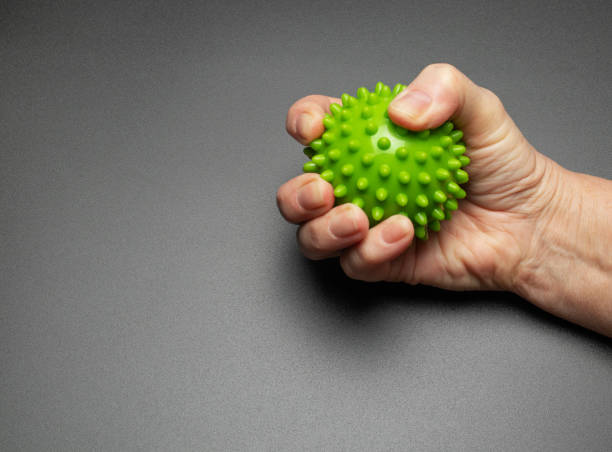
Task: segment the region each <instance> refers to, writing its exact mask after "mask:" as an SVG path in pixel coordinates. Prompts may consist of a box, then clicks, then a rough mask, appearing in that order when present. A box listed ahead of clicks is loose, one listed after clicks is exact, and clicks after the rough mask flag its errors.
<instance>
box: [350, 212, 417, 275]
mask: <svg viewBox="0 0 612 452" xmlns="http://www.w3.org/2000/svg"><path fill="white" fill-rule="evenodd" d="M413 238H414V228H413V226H412V222H411V221H410V220H409V219H408V218H407V217H404V216H403V215H394V216H392V217H391V218H388V219H387V220H385V221H383V222H382V223H380V224H379V225H377V226H375V227H373V228H372V229H370V231H369V232H368V235H367V236H366V237H365V239H364V240H363V241H361V242H360V243H358V244H357V245H355V246H354V247H352V248H349V249H348V250H346V251H345V252H344V253H343V254H342V255H341V256H340V265H341V266H342V269H343V270H344V272H345V273H346V274H347V276H349V277H351V278H354V279H361V280H363V281H380V280H383V279H387V278H389V276H390V271H391V261H393V259H395V258H397V257H398V256H400V255H401V254H402V253H403V252H404V251H406V249H407V248H408V247H409V246H410V244H411V243H412V239H413Z"/></svg>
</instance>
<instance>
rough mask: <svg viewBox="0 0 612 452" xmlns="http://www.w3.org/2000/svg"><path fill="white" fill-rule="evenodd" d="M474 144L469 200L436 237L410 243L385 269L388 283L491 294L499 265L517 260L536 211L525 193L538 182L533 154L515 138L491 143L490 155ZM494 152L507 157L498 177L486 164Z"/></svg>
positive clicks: (530, 196)
mask: <svg viewBox="0 0 612 452" xmlns="http://www.w3.org/2000/svg"><path fill="white" fill-rule="evenodd" d="M479 141H480V142H473V144H472V146H473V147H472V148H471V152H470V154H471V155H470V156H471V158H472V162H473V163H472V164H471V165H470V167H472V168H473V170H472V171H470V173H471V177H472V181H471V183H470V188H469V191H468V193H469V199H466V200H464V201H462V202H461V203H460V207H459V210H458V211H457V212H455V213H454V214H453V218H452V221H447V222H443V225H442V228H441V230H440V231H439V232H438V233H437V234H432V235H431V236H430V239H429V240H427V241H425V242H422V241H416V242H415V243H414V244H413V246H412V247H411V248H410V249H408V250H407V251H406V252H405V253H404V254H402V255H401V256H400V257H399V258H397V259H395V260H393V261H391V262H390V263H389V266H388V267H389V268H388V270H389V273H388V274H389V279H390V280H398V281H403V282H408V283H424V284H428V285H433V286H437V287H441V288H449V289H459V290H470V289H481V288H491V289H493V288H498V287H499V284H500V281H499V279H498V275H496V274H495V272H496V269H497V268H499V262H505V263H506V264H507V265H512V263H513V262H516V261H518V259H519V258H520V254H521V253H522V252H523V250H522V249H521V248H520V244H523V243H529V240H525V237H526V236H528V235H529V234H530V231H531V230H532V225H531V222H530V217H532V215H531V213H533V212H534V210H535V209H537V208H538V206H537V205H536V204H535V203H534V202H533V199H534V196H533V192H532V190H531V189H532V188H533V187H532V185H535V184H533V181H531V180H530V179H529V176H531V177H533V178H535V179H537V178H538V177H539V172H537V171H534V168H533V167H532V166H533V165H534V162H535V159H534V155H535V151H534V150H533V149H532V148H531V146H529V145H528V144H527V143H526V141H525V140H524V138H523V137H522V135H520V134H518V135H516V136H510V137H509V140H508V141H509V142H506V143H497V147H496V148H495V149H494V148H493V147H492V146H491V145H490V144H488V143H486V140H482V139H481V140H479ZM500 148H501V149H500ZM500 152H501V153H502V155H506V156H508V161H507V164H506V165H505V166H504V165H502V166H501V168H502V169H503V171H500V170H498V169H497V168H500V165H499V162H497V163H498V165H492V164H491V163H492V162H491V161H492V160H493V159H497V160H499V154H500ZM468 169H469V168H468ZM536 198H537V197H536ZM408 273H409V274H408ZM510 273H511V272H510Z"/></svg>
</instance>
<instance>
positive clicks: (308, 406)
mask: <svg viewBox="0 0 612 452" xmlns="http://www.w3.org/2000/svg"><path fill="white" fill-rule="evenodd" d="M0 11H1V14H0V17H1V21H0V38H1V40H0V57H1V58H0V60H1V61H2V64H1V65H0V82H1V88H0V101H1V103H0V107H1V121H0V137H1V140H2V145H1V148H0V156H1V161H0V183H1V186H0V187H1V190H0V196H1V197H0V212H1V213H0V228H1V229H0V240H1V242H0V244H1V254H0V265H1V268H0V284H1V286H0V290H1V292H0V295H1V301H0V450H3V451H14V450H28V451H40V450H122V451H128V450H202V449H205V450H272V449H275V450H296V449H314V450H316V449H325V450H360V449H363V450H382V449H384V450H390V449H397V450H406V449H409V448H412V449H418V450H445V449H446V450H448V449H454V450H568V451H569V450H601V451H603V450H609V448H610V444H612V428H611V426H612V346H611V345H610V343H609V342H608V341H607V340H606V339H604V338H602V337H599V336H597V335H595V334H592V333H589V332H587V331H585V330H583V329H581V328H577V327H574V326H572V325H569V324H567V323H565V322H562V321H558V320H556V319H554V318H552V317H550V316H548V315H546V314H544V313H541V312H539V311H537V310H536V309H534V308H532V307H530V306H529V305H528V304H527V303H526V302H524V301H523V300H521V299H520V298H518V297H515V296H512V295H509V294H503V293H451V292H444V291H439V290H434V289H429V288H424V287H417V288H410V287H405V286H401V285H385V284H375V285H368V284H363V283H358V282H352V281H350V280H348V279H346V278H344V277H343V276H342V275H341V273H340V271H339V270H338V267H337V265H336V263H335V262H327V263H317V264H313V263H309V262H307V261H305V260H304V259H303V258H301V257H300V255H299V254H298V251H297V250H296V246H295V243H294V232H295V228H294V227H293V226H291V225H288V224H285V223H284V222H283V221H282V220H281V218H280V216H279V215H278V214H277V212H276V206H275V202H274V194H275V191H276V188H277V186H278V185H279V184H280V183H282V182H284V181H285V180H286V179H288V178H289V177H291V176H293V175H296V174H298V173H299V172H300V167H301V163H302V162H303V161H304V156H303V155H302V154H301V148H300V146H298V145H297V144H295V143H293V142H292V141H291V140H290V139H289V138H288V137H287V136H286V135H285V132H284V116H285V113H286V110H287V108H288V106H289V105H290V104H291V103H292V102H293V100H295V99H296V98H298V97H300V96H302V95H306V94H308V93H311V92H324V93H329V94H333V95H337V94H339V93H341V92H342V91H345V90H346V91H351V92H354V91H355V90H356V89H357V87H358V86H360V85H361V84H366V85H368V86H373V85H374V83H375V82H376V81H378V80H379V79H380V80H383V81H386V82H387V83H394V82H397V81H410V79H411V78H412V77H414V76H415V75H416V73H417V72H418V71H419V70H420V68H421V67H423V66H424V65H426V64H427V63H429V62H434V61H448V62H451V63H454V64H456V65H457V66H459V67H460V68H461V69H462V70H463V71H465V72H466V73H467V74H468V75H469V76H471V77H472V78H473V79H474V80H475V81H477V82H478V83H480V84H483V85H485V86H487V87H489V88H491V89H493V90H494V91H496V92H497V93H498V94H499V95H500V96H501V98H502V99H503V100H504V102H505V104H506V106H507V109H508V110H509V111H510V113H511V114H512V115H513V117H514V118H515V120H516V122H517V123H518V124H519V126H520V127H521V128H522V129H523V130H524V132H525V134H526V135H527V137H528V138H529V139H530V140H531V141H532V143H533V144H534V145H535V146H536V147H537V148H539V149H540V151H542V152H543V153H545V154H547V155H549V156H551V157H553V158H554V159H556V160H557V161H559V162H560V163H562V164H563V165H565V166H566V167H568V168H571V169H573V170H577V171H584V172H589V173H592V174H595V175H599V176H603V177H612V159H611V155H612V154H611V153H610V124H612V108H611V105H612V88H611V85H610V80H611V79H612V66H611V63H610V61H612V58H611V57H612V54H611V51H610V43H611V42H612V29H611V27H610V21H611V20H612V16H611V7H610V3H609V2H600V3H593V2H576V3H566V4H561V3H559V2H501V3H499V4H498V5H495V4H493V2H488V1H482V2H471V3H470V4H467V5H463V6H458V5H454V4H453V3H452V2H436V3H431V4H430V3H419V4H411V3H408V2H401V3H400V2H397V3H394V4H392V3H385V4H375V3H374V2H362V4H357V3H353V4H349V3H347V4H344V3H342V2H337V1H332V2H330V1H327V2H305V1H304V2H294V3H292V4H290V3H285V2H280V1H278V2H276V5H273V4H272V3H270V2H260V3H259V4H255V3H254V2H245V3H244V4H242V5H239V4H238V3H236V2H232V1H224V2H220V1H219V2H210V1H205V2H201V3H188V2H185V3H178V2H167V3H163V2H151V3H147V4H145V3H139V2H135V1H130V2H98V3H97V4H96V3H90V4H85V3H81V4H77V3H74V4H72V3H70V2H56V3H55V4H50V5H47V6H35V5H34V4H28V3H24V2H13V3H3V4H2V6H1V9H0Z"/></svg>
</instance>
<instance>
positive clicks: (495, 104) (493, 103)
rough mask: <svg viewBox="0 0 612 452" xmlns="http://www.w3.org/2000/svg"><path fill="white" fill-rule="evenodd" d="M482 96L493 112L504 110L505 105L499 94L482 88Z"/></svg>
mask: <svg viewBox="0 0 612 452" xmlns="http://www.w3.org/2000/svg"><path fill="white" fill-rule="evenodd" d="M481 89H482V96H483V98H484V99H485V101H486V102H487V104H488V105H490V107H491V109H493V110H504V104H503V103H502V101H501V99H500V98H499V96H498V95H497V94H495V93H494V92H493V91H491V90H490V89H488V88H482V87H481Z"/></svg>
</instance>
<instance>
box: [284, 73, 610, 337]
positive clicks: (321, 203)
mask: <svg viewBox="0 0 612 452" xmlns="http://www.w3.org/2000/svg"><path fill="white" fill-rule="evenodd" d="M332 102H337V103H341V101H340V99H336V98H333V97H328V96H322V95H312V96H307V97H305V98H302V99H300V100H298V101H297V102H296V103H294V104H293V106H291V108H290V109H289V113H288V114H287V131H288V132H289V134H291V135H292V136H293V137H294V138H295V139H296V140H298V141H299V142H300V143H302V144H308V143H309V142H310V141H312V140H313V139H315V138H317V137H319V136H320V135H321V134H322V133H323V124H322V119H323V116H324V115H325V113H328V112H329V105H330V104H331V103H332ZM388 113H389V117H390V118H391V120H392V121H393V122H395V123H396V124H399V125H401V126H403V127H406V128H408V129H410V130H414V131H419V130H424V129H430V128H434V127H438V126H440V125H442V124H443V123H444V122H445V121H446V120H448V119H451V120H452V121H453V122H454V123H455V125H456V127H458V128H459V129H461V130H463V132H464V134H465V135H464V141H465V143H466V146H467V149H468V150H467V153H466V155H468V156H469V157H470V159H471V163H470V164H469V166H468V167H467V168H466V169H467V171H468V172H469V174H470V182H469V183H468V184H467V185H466V187H467V188H466V191H467V193H468V197H467V198H466V199H464V200H462V201H461V202H460V203H459V210H458V211H457V212H455V213H454V215H453V218H452V220H451V221H443V222H442V227H441V230H440V231H439V232H438V233H433V234H431V235H430V238H429V240H428V241H420V240H417V239H415V238H414V229H413V226H412V223H411V222H410V220H409V219H408V218H406V217H403V216H401V215H396V216H393V217H391V218H388V219H387V220H385V221H383V222H381V223H380V224H378V225H376V226H375V227H373V228H371V229H369V225H368V219H367V217H366V215H365V213H364V212H363V211H362V210H361V209H360V208H359V207H357V206H355V205H353V204H344V205H341V206H337V207H334V195H333V188H332V186H331V185H330V184H329V183H328V182H326V181H324V180H323V179H321V178H320V177H319V175H318V174H312V173H310V174H302V175H300V176H297V177H295V178H293V179H291V180H290V181H288V182H286V183H285V184H283V185H282V186H281V187H280V188H279V189H278V193H277V202H278V207H279V209H280V212H281V214H282V215H283V216H284V217H285V219H287V221H290V222H292V223H296V224H299V225H300V226H299V229H298V233H297V237H298V243H299V246H300V249H301V250H302V252H303V253H304V255H305V256H306V257H308V258H310V259H315V260H318V259H326V258H330V257H339V258H340V265H341V266H342V269H343V270H344V272H345V273H346V274H347V275H348V276H349V277H351V278H354V279H360V280H364V281H395V282H405V283H408V284H426V285H431V286H436V287H441V288H444V289H451V290H478V289H486V290H507V291H512V292H515V293H517V294H519V295H520V296H522V297H523V298H525V299H527V300H529V301H531V302H532V303H534V304H535V305H536V306H538V307H540V308H542V309H544V310H546V311H548V312H550V313H552V314H554V315H556V316H559V317H562V318H564V319H566V320H569V321H571V322H574V323H577V324H580V325H582V326H584V327H586V328H590V329H592V330H594V331H597V332H599V333H601V334H604V335H607V336H610V337H612V181H609V180H606V179H601V178H597V177H593V176H588V175H586V174H579V173H574V172H571V171H568V170H566V169H564V168H562V167H561V166H559V165H558V164H556V163H555V162H553V161H552V160H551V159H549V158H548V157H546V156H544V155H542V154H540V153H539V152H538V151H536V150H535V149H534V148H533V146H531V144H529V143H528V142H527V140H526V139H525V137H524V136H523V135H522V133H521V132H520V130H519V129H518V128H517V126H516V125H515V124H514V122H513V121H512V119H511V118H510V116H509V115H508V114H507V113H506V111H505V109H504V107H503V105H502V103H501V101H500V100H499V98H498V97H497V96H496V95H495V94H493V93H492V92H491V91H489V90H487V89H485V88H482V87H480V86H478V85H476V84H475V83H473V82H472V81H471V80H470V79H469V78H467V77H466V76H465V75H464V74H463V73H461V72H460V71H459V70H457V69H456V68H454V67H453V66H450V65H447V64H434V65H430V66H427V67H426V68H425V69H424V70H423V71H422V72H421V73H420V74H419V75H418V76H417V78H416V79H415V80H414V81H413V82H412V83H411V84H410V85H408V87H407V88H406V89H405V90H404V91H403V92H402V93H400V95H398V96H397V98H395V99H394V100H393V101H392V102H391V104H390V105H389V109H388Z"/></svg>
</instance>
